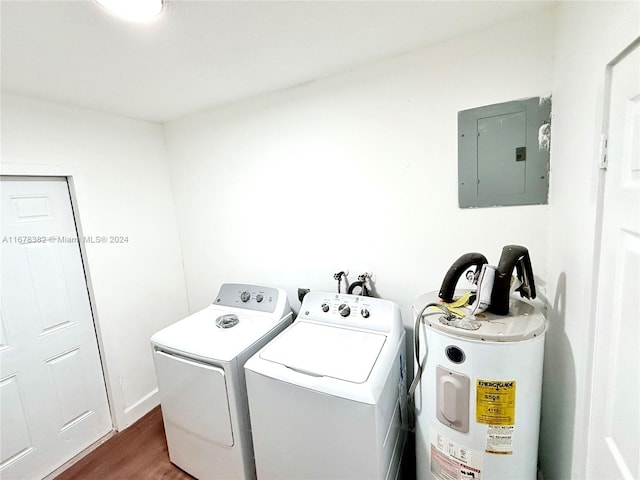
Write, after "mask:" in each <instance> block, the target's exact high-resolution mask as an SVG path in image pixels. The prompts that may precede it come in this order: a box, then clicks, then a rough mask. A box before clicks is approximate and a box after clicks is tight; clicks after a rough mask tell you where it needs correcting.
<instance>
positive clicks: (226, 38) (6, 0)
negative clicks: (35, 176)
mask: <svg viewBox="0 0 640 480" xmlns="http://www.w3.org/2000/svg"><path fill="white" fill-rule="evenodd" d="M548 5H549V3H548V2H543V1H532V2H529V1H480V0H474V1H450V0H449V1H398V0H395V1H374V2H369V1H358V0H351V1H327V0H324V1H302V0H289V1H265V0H263V1H239V0H235V1H218V0H209V1H203V0H200V1H186V0H165V9H164V12H163V13H162V15H161V16H160V17H158V18H157V19H155V20H153V21H151V22H148V23H143V24H139V23H129V22H126V21H122V20H119V19H117V18H115V17H113V16H111V15H109V14H108V13H106V12H105V11H104V10H103V9H102V8H101V7H99V6H98V5H97V4H95V3H94V2H93V1H91V0H75V1H58V0H38V1H32V0H1V1H0V17H1V29H0V32H1V42H2V56H1V62H2V63H1V66H2V90H3V91H7V92H12V93H16V94H20V95H25V96H29V97H34V98H40V99H45V100H51V101H55V102H59V103H64V104H69V105H75V106H81V107H88V108H92V109H97V110H101V111H106V112H112V113H116V114H119V115H123V116H126V117H132V118H138V119H143V120H149V121H154V122H164V121H167V120H170V119H174V118H177V117H180V116H183V115H185V114H188V113H192V112H195V111H200V110H203V109H206V108H210V107H215V106H218V105H222V104H226V103H230V102H234V101H238V100H241V99H244V98H248V97H252V96H255V95H260V94H263V93H266V92H271V91H277V90H283V89H286V88H289V87H292V86H295V85H298V84H301V83H304V82H308V81H311V80H314V79H318V78H322V77H326V76H329V75H333V74H336V73H340V72H344V71H347V70H349V69H350V68H353V67H354V66H358V65H362V64H365V63H368V62H373V61H376V60H379V59H383V58H386V57H389V56H392V55H397V54H400V53H404V52H407V51H409V50H413V49H416V48H420V47H422V46H425V45H428V44H431V43H435V42H440V41H443V40H446V39H448V38H452V37H455V36H459V35H462V34H465V33H467V32H470V31H474V30H479V29H485V28H489V27H490V26H491V25H495V24H498V23H502V22H505V21H508V20H509V19H511V18H515V17H518V16H523V15H528V14H531V13H532V12H533V11H535V10H539V9H541V8H545V7H546V6H548Z"/></svg>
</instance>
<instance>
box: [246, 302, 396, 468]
mask: <svg viewBox="0 0 640 480" xmlns="http://www.w3.org/2000/svg"><path fill="white" fill-rule="evenodd" d="M245 371H246V377H247V393H248V396H249V411H250V413H251V425H252V429H253V444H254V449H255V460H256V469H257V474H258V478H260V479H261V480H267V479H276V478H278V479H307V480H309V479H322V480H329V479H340V480H344V479H367V480H373V479H388V480H393V479H396V478H399V472H400V463H401V459H402V452H403V449H404V442H405V438H406V430H405V429H404V428H403V418H406V408H405V407H406V395H405V392H406V371H405V331H404V328H403V325H402V320H401V317H400V310H399V308H398V305H396V304H395V303H393V302H390V301H388V300H381V299H377V298H371V297H362V296H356V295H346V294H335V293H319V292H310V293H308V294H307V295H306V296H305V297H304V300H303V302H302V305H301V307H300V314H299V316H298V319H297V320H296V321H295V322H294V323H293V325H291V326H290V327H288V328H287V330H285V331H284V332H283V333H282V334H280V335H279V336H278V337H277V338H276V339H275V340H274V341H273V342H271V343H270V344H268V345H267V346H266V347H264V348H263V349H262V350H260V351H259V352H258V353H257V354H256V355H254V356H253V357H252V358H250V359H249V361H247V363H246V364H245ZM403 415H404V416H403Z"/></svg>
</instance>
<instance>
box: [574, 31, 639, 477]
mask: <svg viewBox="0 0 640 480" xmlns="http://www.w3.org/2000/svg"><path fill="white" fill-rule="evenodd" d="M634 48H640V36H638V37H636V38H635V39H634V40H633V41H632V42H631V43H629V44H628V45H627V46H626V47H624V48H623V49H622V50H621V51H620V52H619V53H618V54H616V55H615V56H614V57H613V58H612V59H611V60H610V61H609V62H608V63H607V64H606V66H605V71H604V88H603V99H602V110H601V115H602V116H601V119H602V123H601V128H600V139H599V142H600V146H599V150H598V159H597V164H596V168H597V169H598V172H597V182H596V205H595V225H594V237H593V239H594V242H593V257H592V270H591V271H592V275H591V286H590V289H589V290H590V292H591V298H590V301H589V310H588V318H589V323H588V338H591V339H592V340H591V342H589V344H588V346H587V351H586V354H587V355H586V360H587V367H588V368H587V371H586V375H585V392H586V393H587V398H586V412H587V421H586V425H585V427H586V431H585V435H584V437H583V438H584V439H583V440H582V441H581V443H582V445H580V447H582V448H583V450H584V451H585V452H588V448H589V434H590V432H591V427H592V420H593V415H594V412H593V410H592V407H593V394H594V391H593V377H594V370H595V367H596V365H595V361H596V358H595V348H596V338H595V332H596V327H597V323H598V294H599V289H598V287H599V281H598V279H599V277H600V257H601V255H602V236H603V222H604V207H605V205H604V199H605V187H606V183H607V163H608V162H605V161H604V160H603V156H604V155H606V143H605V142H606V139H607V138H608V135H609V124H610V118H609V117H610V115H609V110H610V107H611V83H612V78H613V68H614V67H615V66H616V65H617V64H618V63H620V61H621V60H622V59H624V58H625V57H626V56H627V55H628V54H629V53H630V52H631V51H632V50H633V49H634ZM574 451H575V449H574ZM580 467H581V471H582V473H583V474H584V473H586V469H587V459H586V457H585V458H584V459H583V460H582V464H581V465H580ZM574 473H575V472H574Z"/></svg>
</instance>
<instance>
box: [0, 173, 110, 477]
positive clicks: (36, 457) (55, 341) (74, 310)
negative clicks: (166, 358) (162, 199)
mask: <svg viewBox="0 0 640 480" xmlns="http://www.w3.org/2000/svg"><path fill="white" fill-rule="evenodd" d="M0 182H1V183H0V197H1V203H2V205H1V208H2V211H1V213H2V217H1V227H2V229H1V233H0V237H1V239H0V241H1V242H2V243H1V244H0V245H1V248H0V273H1V275H0V288H1V293H0V313H1V316H0V407H1V411H2V416H1V419H0V420H1V422H0V429H1V430H0V450H1V458H0V477H1V478H2V479H7V480H8V479H17V478H28V479H38V478H42V477H44V476H46V475H47V474H49V473H51V472H52V471H53V470H55V469H56V468H58V467H59V466H60V465H62V464H63V463H65V462H66V461H67V460H69V459H71V458H72V457H73V456H75V455H77V454H78V453H80V452H81V451H82V450H84V449H85V448H87V447H88V446H90V445H91V444H92V443H94V442H95V441H96V440H98V439H100V438H101V437H102V436H104V435H106V434H107V433H109V432H110V431H111V429H112V423H111V416H110V413H109V406H108V403H107V395H106V390H105V383H104V378H103V373H102V367H101V363H100V357H99V353H98V343H97V339H96V333H95V329H94V325H93V318H92V314H91V308H90V303H89V295H88V291H87V285H86V282H85V277H84V269H83V265H82V258H81V256H80V249H79V243H78V236H77V233H76V227H75V222H74V217H73V211H72V208H71V200H70V196H69V189H68V186H67V181H66V179H65V178H35V177H34V178H27V177H2V179H1V180H0Z"/></svg>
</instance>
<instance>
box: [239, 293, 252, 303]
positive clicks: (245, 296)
mask: <svg viewBox="0 0 640 480" xmlns="http://www.w3.org/2000/svg"><path fill="white" fill-rule="evenodd" d="M250 298H251V294H250V293H249V292H247V291H244V292H242V293H241V294H240V300H242V301H243V302H245V303H246V302H248V301H249V299H250Z"/></svg>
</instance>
